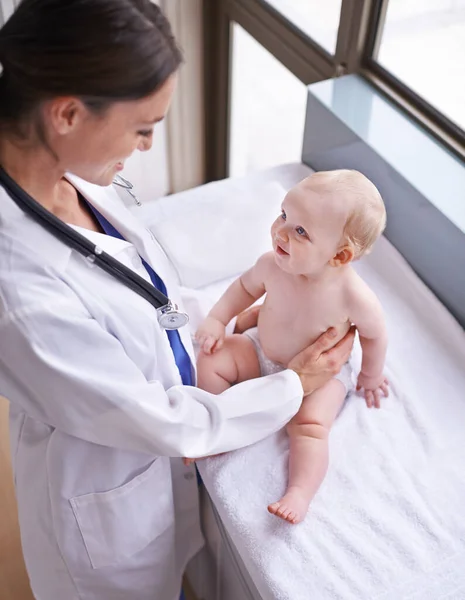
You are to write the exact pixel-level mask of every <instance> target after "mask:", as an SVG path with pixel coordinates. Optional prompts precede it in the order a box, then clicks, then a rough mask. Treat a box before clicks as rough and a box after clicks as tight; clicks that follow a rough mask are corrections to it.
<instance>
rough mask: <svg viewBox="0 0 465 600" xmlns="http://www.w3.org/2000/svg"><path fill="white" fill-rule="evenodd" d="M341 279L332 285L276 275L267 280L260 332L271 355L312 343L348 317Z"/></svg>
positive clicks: (290, 351) (291, 353) (290, 354)
mask: <svg viewBox="0 0 465 600" xmlns="http://www.w3.org/2000/svg"><path fill="white" fill-rule="evenodd" d="M345 296H346V295H345V293H344V282H343V281H341V282H338V283H337V284H336V283H335V282H331V285H322V284H320V285H314V284H312V283H311V282H308V283H307V284H305V283H298V284H295V283H293V282H290V281H288V280H287V279H286V278H285V277H284V278H276V279H274V280H272V281H271V282H269V283H268V286H267V296H266V299H265V303H264V305H263V308H262V310H261V312H260V321H259V334H260V341H261V343H262V346H263V347H264V349H265V350H266V349H268V354H270V353H271V354H273V357H271V356H270V358H273V359H275V360H276V359H277V360H278V361H279V362H280V360H279V358H278V354H281V353H284V355H286V357H289V356H290V357H291V356H294V354H295V353H296V352H299V351H300V350H301V349H303V348H305V347H306V346H308V345H309V344H311V343H312V342H313V341H314V340H316V338H317V337H318V336H319V335H320V334H321V333H323V332H324V331H326V330H327V329H328V328H329V327H337V326H338V325H342V324H343V323H346V322H347V320H348V319H349V311H348V307H347V303H346V300H345Z"/></svg>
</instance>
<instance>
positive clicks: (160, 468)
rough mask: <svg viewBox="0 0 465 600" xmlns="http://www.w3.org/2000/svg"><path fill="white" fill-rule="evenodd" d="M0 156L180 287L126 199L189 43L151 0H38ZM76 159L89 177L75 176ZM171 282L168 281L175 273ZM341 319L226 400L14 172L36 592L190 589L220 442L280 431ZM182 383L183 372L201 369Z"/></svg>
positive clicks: (10, 39) (90, 229) (26, 492)
mask: <svg viewBox="0 0 465 600" xmlns="http://www.w3.org/2000/svg"><path fill="white" fill-rule="evenodd" d="M0 63H1V65H2V74H1V76H0V165H1V167H2V170H3V171H2V173H3V178H4V181H5V177H6V178H9V180H13V181H14V182H15V183H16V184H17V185H18V186H19V187H20V188H21V189H22V190H23V192H26V193H27V194H29V196H31V197H32V198H33V199H34V200H35V201H36V202H38V203H39V204H40V205H41V206H42V207H44V208H45V209H46V210H47V211H49V212H50V213H52V214H54V215H55V216H57V217H58V218H59V219H60V220H61V221H63V222H65V223H67V224H69V225H70V226H71V227H72V228H73V229H74V231H76V232H78V233H80V234H81V235H84V236H85V237H86V238H87V239H88V240H90V241H92V242H94V243H96V244H98V245H99V246H100V247H101V248H102V249H103V250H104V251H105V252H107V253H108V254H110V255H112V256H113V257H114V258H116V259H117V260H118V261H120V262H121V263H123V264H125V265H126V266H128V267H130V268H131V269H132V270H133V271H135V272H136V273H138V274H139V275H141V276H142V277H144V278H145V279H146V280H147V281H149V282H153V283H155V284H157V285H158V286H160V288H162V289H166V290H167V294H168V296H169V297H170V298H171V299H172V300H173V301H174V302H176V303H178V304H179V303H180V298H179V290H178V289H177V287H176V284H175V282H174V279H173V273H172V271H171V268H170V265H169V263H168V262H167V259H166V257H165V255H164V254H163V252H162V250H161V248H160V247H159V246H158V244H157V242H156V241H155V240H154V239H153V238H152V237H151V235H150V234H149V232H148V231H147V230H145V229H144V228H143V227H142V226H141V225H140V224H139V223H138V222H136V220H135V219H134V218H133V217H132V216H131V214H130V213H129V212H128V211H127V210H126V209H125V208H124V207H123V205H122V203H121V202H120V201H119V200H118V197H117V194H116V191H115V189H114V188H113V187H112V186H111V183H112V180H113V178H114V176H115V175H116V174H117V173H118V171H120V170H121V169H122V168H123V165H124V161H125V160H126V159H127V158H128V157H129V156H130V155H131V154H132V153H133V152H134V150H136V149H139V150H147V149H149V148H150V146H151V143H152V133H153V128H154V125H155V124H156V123H157V122H159V121H161V120H162V119H163V118H164V116H165V114H166V111H167V110H168V106H169V103H170V100H171V96H172V93H173V89H174V87H175V83H176V71H177V69H178V67H179V65H180V63H181V55H180V52H179V50H178V48H177V46H176V43H175V41H174V39H173V37H172V35H171V32H170V27H169V24H168V23H167V21H166V19H165V18H164V17H163V15H162V14H161V12H160V10H159V9H158V8H157V7H156V6H155V5H154V4H152V3H151V2H150V1H149V0H23V2H22V3H21V4H20V5H19V8H18V9H17V11H16V13H14V15H13V16H12V17H11V19H10V20H9V21H8V22H7V23H6V25H5V26H4V27H3V28H2V29H1V31H0ZM70 173H72V175H71V174H70ZM163 286H164V287H163ZM352 341H353V334H352V333H350V334H349V335H348V336H347V337H346V338H345V339H344V340H343V341H342V343H340V344H339V345H338V346H337V347H336V348H334V349H333V350H331V351H329V352H325V350H327V349H328V348H329V347H330V346H331V345H332V343H333V339H332V338H331V332H330V333H326V334H325V335H323V336H322V337H321V338H320V340H318V341H317V342H316V343H315V344H314V345H313V346H312V347H310V348H309V349H308V350H307V351H305V352H303V353H301V355H299V356H298V357H296V358H295V359H294V360H293V361H292V362H291V365H290V367H291V369H289V370H286V371H284V372H283V373H280V374H277V375H273V376H270V377H264V378H261V379H255V380H253V381H248V382H246V383H241V384H239V385H237V386H235V387H233V388H232V389H231V390H229V391H227V392H225V393H224V394H222V395H221V398H217V397H214V396H212V395H210V394H208V393H206V392H204V391H202V390H199V389H196V388H195V387H192V386H193V385H194V383H195V382H194V380H193V371H192V366H191V364H193V362H194V357H193V353H192V346H191V342H190V339H189V332H188V328H186V327H185V328H183V329H180V330H179V333H178V332H174V333H172V334H170V335H168V334H167V332H166V331H165V330H164V329H162V328H161V327H160V325H159V323H158V321H157V314H156V311H155V309H154V308H153V306H151V305H150V304H149V302H147V301H146V300H144V299H143V298H142V297H140V296H139V295H137V294H136V293H134V291H132V290H131V289H129V288H128V287H126V286H125V285H123V284H122V283H120V282H119V281H118V280H116V279H115V278H113V277H112V276H111V275H109V274H108V273H106V272H104V271H103V270H102V269H100V268H99V267H98V266H96V265H95V264H93V263H92V262H90V261H88V260H86V258H85V257H83V256H82V255H81V254H79V253H78V252H76V251H75V250H72V249H71V248H70V247H68V246H67V245H65V244H64V243H63V242H61V241H60V240H58V239H57V238H56V237H55V236H54V235H52V234H51V233H49V232H48V231H47V230H46V229H45V228H43V227H42V226H41V225H40V224H38V223H37V222H35V221H34V220H33V219H32V218H31V217H30V216H28V215H26V214H25V213H24V212H23V211H22V210H21V209H20V208H19V207H18V206H17V204H16V203H15V202H14V199H13V198H12V196H11V193H8V192H7V190H6V189H4V187H0V393H1V394H2V395H4V396H6V397H7V398H8V399H9V400H10V401H11V413H10V414H11V416H10V419H11V423H10V431H11V453H12V460H13V467H14V473H15V483H16V490H17V499H18V509H19V519H20V528H21V537H22V545H23V551H24V556H25V560H26V565H27V570H28V573H29V577H30V581H31V585H32V589H33V592H34V595H35V597H36V598H37V599H38V600H78V599H79V600H176V599H177V598H178V597H179V593H180V587H181V576H182V573H183V570H184V567H185V565H186V563H187V562H188V560H189V559H190V558H191V557H192V556H193V555H194V554H195V553H196V552H197V551H198V550H199V548H200V547H201V544H202V537H201V533H200V530H199V522H198V517H197V491H196V480H195V477H194V475H193V471H192V468H191V467H185V466H184V465H183V464H182V461H181V459H180V458H171V459H170V458H168V457H181V456H206V455H210V454H215V453H219V452H224V451H228V450H233V449H236V448H239V447H241V446H246V445H248V444H252V443H254V442H256V441H258V440H260V439H262V438H264V437H265V436H267V435H269V434H271V433H273V432H275V431H277V430H278V429H279V428H281V427H282V426H283V425H285V424H286V423H287V422H288V421H289V420H290V419H291V417H292V416H293V415H294V414H295V413H296V412H297V410H298V408H299V405H300V403H301V400H302V390H303V392H304V393H310V392H311V391H312V390H314V389H316V388H317V387H319V386H320V385H322V384H323V383H324V382H325V381H326V380H327V379H329V377H331V376H332V375H333V374H334V373H335V372H337V371H338V370H339V368H340V366H341V365H342V364H343V363H344V362H345V361H346V359H347V358H348V355H349V352H350V348H351V345H352ZM183 384H184V385H183Z"/></svg>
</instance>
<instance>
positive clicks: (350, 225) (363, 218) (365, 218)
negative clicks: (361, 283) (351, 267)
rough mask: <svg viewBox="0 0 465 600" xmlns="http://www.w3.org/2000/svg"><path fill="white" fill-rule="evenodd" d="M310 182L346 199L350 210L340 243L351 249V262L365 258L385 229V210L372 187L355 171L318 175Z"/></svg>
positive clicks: (320, 173) (378, 194)
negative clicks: (321, 185) (352, 253)
mask: <svg viewBox="0 0 465 600" xmlns="http://www.w3.org/2000/svg"><path fill="white" fill-rule="evenodd" d="M311 179H312V184H314V183H316V184H317V185H318V184H323V185H324V186H325V188H326V189H327V190H328V187H329V188H330V189H329V190H328V191H329V192H330V193H331V194H341V195H343V196H344V197H345V198H347V201H348V202H350V205H351V210H350V213H349V216H348V217H347V221H346V223H345V226H344V231H343V235H342V240H341V243H342V244H344V245H345V244H349V245H350V246H352V247H353V249H354V260H356V259H358V258H361V257H362V256H363V255H365V254H368V253H369V252H370V251H371V249H372V247H373V244H374V243H375V242H376V240H377V239H378V238H379V236H380V235H381V234H382V233H383V231H384V228H385V227H386V208H385V206H384V202H383V199H382V198H381V194H380V193H379V191H378V189H377V188H376V186H375V185H374V184H373V183H372V182H371V181H370V180H369V179H368V178H367V177H365V175H363V174H362V173H360V172H359V171H353V170H348V169H340V170H336V171H322V172H318V173H315V174H314V175H312V176H311ZM319 180H320V181H319Z"/></svg>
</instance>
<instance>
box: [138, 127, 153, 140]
mask: <svg viewBox="0 0 465 600" xmlns="http://www.w3.org/2000/svg"><path fill="white" fill-rule="evenodd" d="M138 133H139V135H141V136H142V137H145V138H149V137H150V136H151V135H152V133H153V131H152V130H151V129H146V130H143V131H139V132H138Z"/></svg>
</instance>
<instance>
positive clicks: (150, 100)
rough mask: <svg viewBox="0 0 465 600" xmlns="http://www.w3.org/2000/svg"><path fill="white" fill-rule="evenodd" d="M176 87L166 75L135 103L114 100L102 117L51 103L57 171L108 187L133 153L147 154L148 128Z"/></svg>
mask: <svg viewBox="0 0 465 600" xmlns="http://www.w3.org/2000/svg"><path fill="white" fill-rule="evenodd" d="M175 85H176V75H172V76H171V77H170V78H169V79H168V80H167V81H166V82H165V83H164V84H163V85H162V86H161V87H160V88H159V89H158V90H156V92H154V93H153V94H151V95H150V96H147V97H146V98H142V99H140V100H131V101H126V102H115V103H113V104H112V105H110V107H109V108H108V109H107V110H106V111H105V112H104V113H103V114H102V115H96V114H94V113H92V112H91V111H90V110H89V109H88V108H87V107H85V105H84V104H83V103H82V102H80V101H77V100H76V99H56V100H54V101H51V104H53V103H55V104H53V106H52V107H51V108H49V111H48V118H49V124H50V125H51V126H50V127H48V133H49V136H48V142H49V145H50V147H51V148H52V150H53V151H54V153H55V154H56V156H57V157H58V160H59V166H60V169H61V170H63V171H67V172H71V173H73V174H74V175H77V176H79V177H81V178H82V179H85V180H86V181H89V182H91V183H95V184H98V185H110V184H111V182H112V180H113V178H114V176H115V174H116V173H117V172H118V171H121V170H122V169H123V166H124V162H125V160H126V159H127V158H129V156H131V154H132V153H133V152H134V150H136V149H138V150H141V151H145V150H149V149H150V148H151V146H152V136H153V128H154V126H155V124H156V123H158V122H159V121H161V120H162V119H163V118H164V117H165V115H166V112H167V110H168V108H169V105H170V102H171V98H172V95H173V91H174V88H175Z"/></svg>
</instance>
